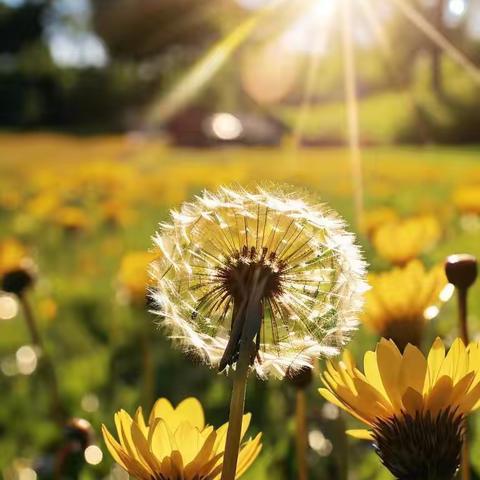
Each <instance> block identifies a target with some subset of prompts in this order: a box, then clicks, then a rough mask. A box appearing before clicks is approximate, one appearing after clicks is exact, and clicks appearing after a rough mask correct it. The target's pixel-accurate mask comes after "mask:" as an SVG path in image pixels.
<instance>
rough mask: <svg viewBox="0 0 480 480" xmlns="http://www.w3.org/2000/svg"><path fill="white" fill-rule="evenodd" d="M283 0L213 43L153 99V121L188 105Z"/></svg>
mask: <svg viewBox="0 0 480 480" xmlns="http://www.w3.org/2000/svg"><path fill="white" fill-rule="evenodd" d="M280 3H283V0H276V1H274V2H272V3H270V4H269V5H268V6H267V7H265V8H263V9H261V10H259V11H258V12H257V13H255V14H253V15H251V16H250V17H249V18H247V19H246V20H245V21H244V22H242V23H241V24H240V25H239V26H237V27H236V28H235V29H234V30H233V31H232V32H231V33H229V34H228V35H227V36H226V37H225V38H223V39H221V40H220V41H219V42H218V43H217V44H216V45H214V46H213V47H212V48H211V49H210V50H209V51H208V52H207V53H206V55H205V56H204V57H203V58H201V59H200V60H199V61H198V62H197V63H196V64H195V65H194V66H193V67H192V69H191V70H190V72H188V73H187V74H186V75H185V76H184V77H183V78H182V79H181V80H180V81H179V82H178V83H177V84H176V85H175V87H174V88H173V89H172V90H171V91H170V92H168V93H167V94H166V96H164V97H163V98H161V99H160V100H159V101H157V102H154V103H153V107H152V109H151V111H150V112H149V115H148V118H149V121H150V122H151V123H153V124H156V123H162V122H165V121H166V120H168V119H169V118H171V116H172V115H174V114H175V113H176V112H177V111H178V110H180V109H181V108H183V107H184V106H185V105H187V104H188V102H189V101H190V100H191V99H192V98H193V97H194V96H195V95H196V94H197V93H198V92H199V91H200V89H201V88H202V87H204V86H205V85H206V84H207V83H208V81H209V80H210V79H211V78H212V77H213V76H214V75H215V74H216V73H217V72H218V71H219V70H220V68H221V67H222V66H223V65H224V64H225V62H226V61H227V60H228V59H229V58H230V57H231V56H232V54H233V53H234V52H235V51H236V50H237V49H238V47H239V46H240V45H242V43H243V42H244V41H245V40H246V39H247V38H248V36H249V35H250V34H251V33H252V32H253V30H254V29H255V28H256V27H257V26H258V24H259V23H260V21H261V20H263V19H264V18H265V16H267V15H268V14H270V13H271V12H272V11H273V10H274V9H276V8H277V6H278V5H279V4H280Z"/></svg>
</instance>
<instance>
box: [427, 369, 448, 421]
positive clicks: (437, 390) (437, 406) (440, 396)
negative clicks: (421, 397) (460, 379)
mask: <svg viewBox="0 0 480 480" xmlns="http://www.w3.org/2000/svg"><path fill="white" fill-rule="evenodd" d="M452 388H453V382H452V379H451V378H450V377H449V376H447V375H444V376H442V377H440V378H439V379H438V381H437V383H436V384H435V386H434V387H433V389H432V391H431V392H430V394H429V395H428V398H427V399H426V403H427V408H428V410H430V411H431V412H432V415H434V416H435V415H436V414H437V413H438V412H439V411H440V410H443V409H445V408H447V407H449V404H448V401H449V399H450V397H451V394H452Z"/></svg>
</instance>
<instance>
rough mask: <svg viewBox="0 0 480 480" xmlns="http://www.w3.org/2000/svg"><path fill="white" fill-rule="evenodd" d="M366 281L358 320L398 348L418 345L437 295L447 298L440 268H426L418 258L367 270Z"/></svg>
mask: <svg viewBox="0 0 480 480" xmlns="http://www.w3.org/2000/svg"><path fill="white" fill-rule="evenodd" d="M369 283H370V285H371V287H372V288H371V290H369V291H368V292H367V294H366V303H365V308H364V310H363V313H362V315H361V319H362V322H363V323H364V324H365V325H366V326H367V327H369V328H370V329H371V330H373V331H374V332H376V333H377V334H378V335H380V336H381V337H385V338H391V339H392V340H393V341H394V342H395V343H396V344H397V346H398V347H399V348H400V350H403V348H404V347H405V346H406V345H407V343H411V344H413V345H417V346H419V345H420V343H421V340H422V337H423V331H424V328H425V324H426V322H427V320H429V319H431V318H434V317H435V316H436V315H437V314H438V312H439V305H440V303H441V299H440V295H441V294H442V299H443V300H448V296H446V295H447V294H448V293H449V291H450V293H451V289H448V288H446V287H447V285H448V281H447V278H446V276H445V273H444V269H443V268H442V267H441V266H437V267H435V268H433V269H431V270H430V271H427V270H426V269H425V267H424V265H423V264H422V263H421V262H420V261H418V260H414V261H412V262H410V263H408V264H407V265H406V266H405V267H404V268H395V269H393V270H391V271H389V272H385V273H377V274H371V275H369Z"/></svg>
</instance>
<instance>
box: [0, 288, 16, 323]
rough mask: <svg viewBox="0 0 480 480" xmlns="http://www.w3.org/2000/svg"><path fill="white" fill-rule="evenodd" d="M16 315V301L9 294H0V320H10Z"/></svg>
mask: <svg viewBox="0 0 480 480" xmlns="http://www.w3.org/2000/svg"><path fill="white" fill-rule="evenodd" d="M17 314H18V301H17V299H16V298H15V296H13V295H10V294H3V293H2V294H0V320H10V319H11V318H14V317H16V316H17Z"/></svg>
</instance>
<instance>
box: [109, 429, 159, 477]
mask: <svg viewBox="0 0 480 480" xmlns="http://www.w3.org/2000/svg"><path fill="white" fill-rule="evenodd" d="M102 433H103V438H104V439H105V444H106V445H107V449H108V451H109V452H110V454H111V455H112V457H113V459H114V460H115V461H116V462H117V463H118V464H119V465H120V466H121V467H122V468H123V469H125V470H126V471H127V472H128V473H129V474H130V475H134V476H135V477H137V478H139V479H142V478H148V477H149V475H150V474H151V472H150V471H149V470H147V469H146V468H145V467H144V466H143V465H141V464H140V463H139V462H138V461H137V460H136V459H135V458H132V457H131V456H130V455H129V454H128V453H127V452H126V451H125V449H123V448H122V446H121V445H120V444H119V443H118V442H117V441H116V440H115V438H114V437H113V436H112V435H111V434H110V432H109V431H108V430H107V428H106V427H105V425H102Z"/></svg>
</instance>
